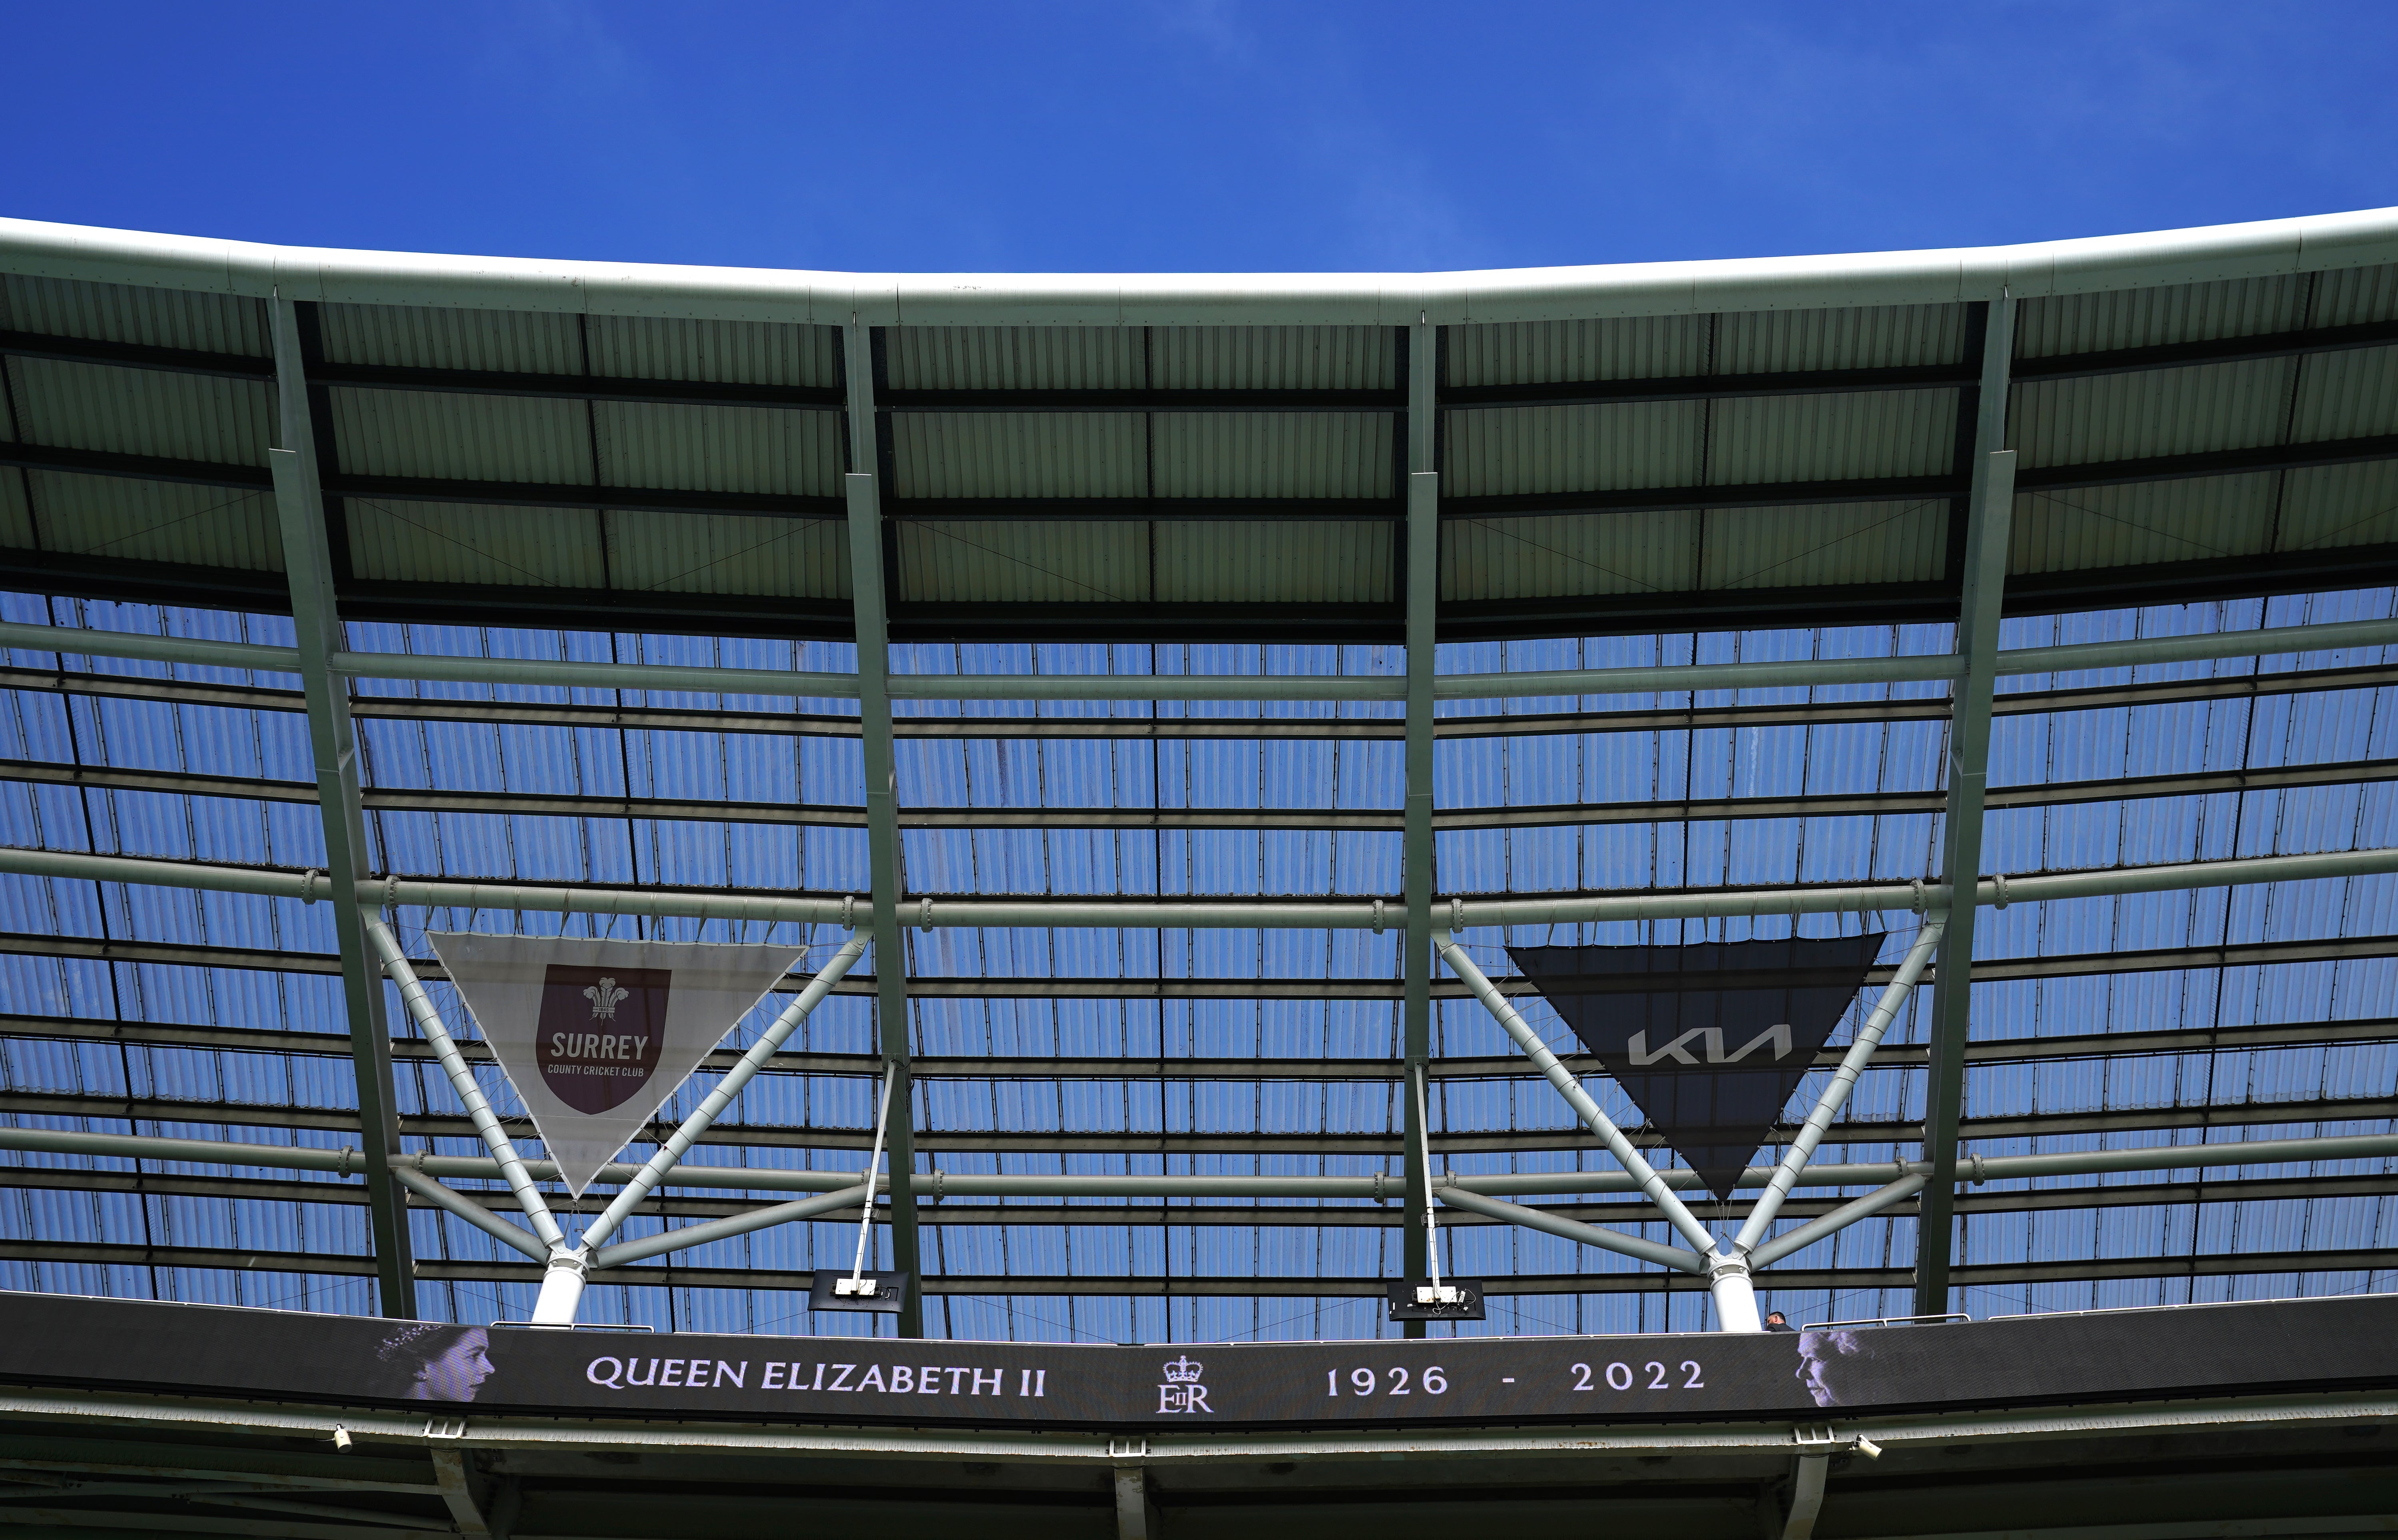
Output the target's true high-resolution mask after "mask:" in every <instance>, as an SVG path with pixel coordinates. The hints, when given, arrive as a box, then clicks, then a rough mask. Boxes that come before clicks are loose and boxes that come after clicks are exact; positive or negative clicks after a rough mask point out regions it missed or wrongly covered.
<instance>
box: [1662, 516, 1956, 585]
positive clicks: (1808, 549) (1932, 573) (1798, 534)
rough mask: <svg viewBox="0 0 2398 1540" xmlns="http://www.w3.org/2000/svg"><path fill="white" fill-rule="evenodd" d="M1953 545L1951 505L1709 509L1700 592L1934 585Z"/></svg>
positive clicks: (1704, 535) (1703, 541)
mask: <svg viewBox="0 0 2398 1540" xmlns="http://www.w3.org/2000/svg"><path fill="white" fill-rule="evenodd" d="M1947 541H1948V501H1947V499H1946V498H1940V499H1935V500H1930V501H1925V502H1909V503H1896V502H1862V503H1833V504H1825V505H1821V506H1813V507H1800V508H1710V509H1708V510H1707V512H1706V516H1705V524H1704V530H1703V533H1702V536H1701V549H1702V550H1703V552H1704V561H1705V566H1704V569H1703V570H1702V571H1701V572H1700V574H1699V583H1698V586H1700V587H1702V588H1709V589H1727V588H1787V587H1791V586H1794V585H1803V584H1816V583H1825V584H1831V583H1929V582H1932V581H1933V580H1935V579H1937V578H1938V577H1939V576H1940V574H1941V571H1942V569H1943V560H1944V557H1945V556H1946V553H1947Z"/></svg>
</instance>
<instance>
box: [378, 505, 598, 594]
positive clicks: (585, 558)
mask: <svg viewBox="0 0 2398 1540" xmlns="http://www.w3.org/2000/svg"><path fill="white" fill-rule="evenodd" d="M344 512H345V515H346V518H347V523H348V528H349V534H350V571H351V573H352V575H353V576H356V577H357V578H360V579H363V580H365V581H367V582H370V583H373V582H381V583H495V584H514V585H519V586H522V585H526V584H531V585H533V586H536V587H556V588H604V587H606V586H608V584H607V581H606V579H607V555H606V551H605V548H604V545H603V542H602V539H601V531H600V514H599V512H598V511H597V510H594V511H593V512H590V513H585V512H583V511H582V510H581V509H564V508H545V509H540V510H537V511H535V513H534V516H533V517H530V518H529V517H527V516H526V515H527V512H528V511H527V510H525V509H522V508H489V507H478V506H477V505H475V504H473V503H465V502H399V501H397V500H396V499H385V498H364V497H353V498H346V499H344Z"/></svg>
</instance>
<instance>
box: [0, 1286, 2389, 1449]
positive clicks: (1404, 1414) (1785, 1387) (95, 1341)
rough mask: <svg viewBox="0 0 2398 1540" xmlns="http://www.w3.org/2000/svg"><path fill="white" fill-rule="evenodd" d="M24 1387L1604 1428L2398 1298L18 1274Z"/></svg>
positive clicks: (1898, 1384)
mask: <svg viewBox="0 0 2398 1540" xmlns="http://www.w3.org/2000/svg"><path fill="white" fill-rule="evenodd" d="M0 1321H5V1322H6V1323H7V1328H8V1329H7V1331H5V1332H0V1383H7V1384H12V1385H20V1386H51V1387H55V1386H74V1387H77V1388H80V1389H88V1390H93V1391H118V1392H121V1391H128V1390H131V1391H138V1392H145V1393H153V1394H162V1395H190V1396H208V1397H225V1396H231V1397H236V1398H242V1397H247V1398H256V1399H273V1400H276V1401H282V1402H287V1403H288V1402H301V1403H307V1404H315V1405H323V1406H333V1407H344V1406H361V1405H372V1406H380V1407H388V1408H397V1409H400V1410H403V1411H407V1410H415V1411H421V1412H424V1413H438V1414H440V1415H444V1416H456V1415H464V1416H466V1417H468V1418H470V1419H480V1418H486V1417H493V1416H501V1415H530V1416H539V1417H575V1418H611V1419H628V1420H629V1419H665V1418H671V1419H677V1420H683V1419H695V1418H721V1419H728V1420H735V1421H741V1422H748V1423H790V1424H814V1425H819V1426H821V1425H825V1424H836V1425H838V1424H850V1425H867V1426H871V1425H882V1426H893V1425H906V1426H942V1425H946V1426H991V1427H1021V1428H1034V1429H1038V1428H1059V1429H1063V1428H1083V1429H1092V1430H1099V1429H1110V1430H1112V1429H1127V1430H1134V1431H1144V1432H1148V1433H1152V1434H1156V1433H1173V1432H1198V1431H1200V1430H1202V1429H1207V1430H1216V1429H1233V1428H1244V1427H1247V1428H1277V1427H1278V1428H1303V1427H1311V1426H1320V1427H1361V1426H1362V1427H1368V1428H1370V1427H1377V1426H1381V1427H1390V1426H1425V1425H1442V1424H1448V1425H1460V1424H1462V1425H1487V1424H1492V1423H1504V1424H1511V1425H1520V1424H1536V1423H1550V1424H1574V1423H1582V1424H1604V1423H1628V1422H1642V1423H1654V1422H1674V1421H1690V1420H1712V1421H1723V1420H1726V1419H1731V1418H1739V1417H1756V1418H1763V1419H1772V1420H1785V1419H1786V1420H1793V1421H1798V1420H1805V1421H1818V1420H1821V1419H1822V1418H1823V1417H1824V1416H1825V1415H1826V1414H1827V1413H1834V1414H1839V1413H1847V1414H1855V1413H1869V1412H1874V1411H1892V1412H1897V1411H1919V1410H1934V1409H1939V1408H1968V1409H1973V1410H1976V1411H1987V1410H1991V1409H1994V1408H1997V1407H2001V1406H2030V1405H2058V1404H2071V1403H2090V1402H2121V1401H2124V1400H2136V1399H2162V1398H2168V1397H2185V1396H2209V1395H2254V1394H2281V1393H2285V1392H2299V1391H2325V1390H2366V1389H2378V1388H2387V1387H2391V1386H2398V1297H2392V1296H2388V1295H2381V1296H2374V1295H2364V1296H2351V1297H2347V1298H2330V1299H2313V1300H2281V1301H2274V1302H2269V1303H2258V1304H2242V1305H2200V1306H2171V1307H2166V1308H2162V1309H2148V1310H2113V1311H2090V1312H2084V1313H2079V1314H2073V1315H2054V1316H2019V1317H2014V1318H2012V1319H2001V1320H1986V1321H1973V1322H1959V1323H1953V1324H1944V1325H1921V1326H1835V1327H1824V1328H1816V1329H1810V1330H1804V1331H1799V1332H1771V1333H1768V1332H1752V1333H1745V1334H1739V1335H1732V1334H1727V1333H1721V1332H1687V1333H1670V1334H1669V1333H1656V1334H1648V1335H1635V1336H1597V1337H1446V1338H1425V1339H1419V1340H1416V1341H1412V1342H1410V1341H1407V1340H1405V1339H1388V1338H1385V1339H1379V1340H1374V1341H1367V1342H1296V1343H1238V1344H1227V1343H1172V1344H1152V1345H1150V1346H1112V1345H1107V1346H1101V1345H1077V1344H1058V1343H993V1342H942V1341H913V1340H901V1339H898V1338H893V1337H879V1338H878V1337H799V1336H792V1337H782V1336H713V1335H703V1334H700V1333H697V1332H623V1331H607V1330H588V1329H584V1330H574V1331H563V1330H555V1329H552V1330H541V1329H529V1328H524V1327H515V1328H510V1327H503V1326H479V1325H471V1324H455V1325H453V1324H449V1323H445V1322H437V1321H402V1320H380V1319H371V1318H364V1317H357V1316H329V1315H310V1314H305V1313H303V1312H299V1311H284V1310H248V1309H233V1308H227V1307H223V1306H206V1305H158V1304H152V1303H149V1302H147V1301H133V1300H104V1299H83V1298H76V1297H74V1296H70V1295H60V1294H12V1293H0Z"/></svg>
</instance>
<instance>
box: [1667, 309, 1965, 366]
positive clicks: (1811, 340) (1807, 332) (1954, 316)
mask: <svg viewBox="0 0 2398 1540" xmlns="http://www.w3.org/2000/svg"><path fill="white" fill-rule="evenodd" d="M1969 314H1970V307H1969V306H1966V305H1961V304H1956V305H1875V306H1870V307H1866V308H1862V309H1852V310H1754V311H1737V312H1733V313H1731V314H1728V315H1724V316H1723V317H1722V319H1721V323H1720V329H1719V330H1718V333H1717V338H1716V358H1715V368H1713V369H1712V370H1710V371H1708V372H1711V373H1715V374H1782V373H1787V372H1792V371H1796V370H1800V369H1850V368H1906V367H1909V366H1917V365H1924V364H1951V363H1955V362H1957V361H1958V360H1959V359H1961V358H1963V357H1964V356H1965V344H1966V335H1965V331H1966V325H1965V323H1966V318H1967V315H1969Z"/></svg>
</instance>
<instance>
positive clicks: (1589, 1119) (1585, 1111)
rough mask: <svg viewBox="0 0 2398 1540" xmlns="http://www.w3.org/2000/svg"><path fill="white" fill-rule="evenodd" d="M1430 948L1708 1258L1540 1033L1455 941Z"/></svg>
mask: <svg viewBox="0 0 2398 1540" xmlns="http://www.w3.org/2000/svg"><path fill="white" fill-rule="evenodd" d="M1432 944H1433V945H1435V947H1437V948H1439V950H1440V955H1441V957H1442V958H1443V959H1444V960H1446V961H1447V962H1448V966H1449V968H1450V970H1451V971H1453V972H1455V973H1456V974H1457V976H1458V977H1459V978H1461V979H1463V980H1464V981H1465V983H1466V984H1467V986H1468V987H1470V988H1471V989H1472V990H1473V991H1474V993H1475V996H1476V997H1478V998H1480V999H1481V1001H1482V1003H1483V1006H1484V1007H1485V1008H1486V1009H1488V1010H1489V1012H1490V1014H1491V1015H1493V1016H1495V1017H1497V1018H1498V1020H1499V1024H1500V1025H1501V1026H1503V1027H1505V1028H1506V1029H1507V1036H1509V1037H1511V1038H1515V1039H1516V1047H1518V1048H1520V1049H1522V1050H1523V1051H1524V1052H1525V1055H1526V1056H1527V1057H1528V1058H1529V1059H1530V1060H1531V1061H1532V1063H1533V1065H1534V1066H1535V1067H1537V1068H1538V1069H1539V1070H1540V1072H1541V1073H1542V1074H1543V1075H1545V1076H1547V1077H1548V1078H1549V1084H1551V1085H1553V1086H1555V1087H1556V1088H1557V1094H1558V1095H1560V1096H1563V1097H1564V1098H1565V1099H1566V1102H1567V1105H1570V1106H1571V1107H1572V1108H1573V1109H1574V1112H1575V1114H1576V1115H1577V1116H1578V1117H1580V1118H1582V1120H1583V1124H1584V1125H1585V1126H1587V1127H1588V1128H1589V1130H1590V1132H1593V1133H1595V1134H1596V1135H1597V1136H1598V1139H1599V1142H1600V1143H1601V1144H1603V1145H1606V1146H1607V1148H1608V1153H1609V1154H1610V1155H1612V1156H1614V1157H1615V1159H1616V1162H1617V1164H1619V1165H1621V1166H1622V1167H1623V1169H1624V1171H1625V1172H1628V1173H1629V1174H1630V1175H1631V1177H1632V1179H1633V1180H1634V1181H1635V1182H1637V1183H1639V1184H1640V1191H1641V1192H1642V1193H1643V1194H1644V1195H1646V1196H1647V1198H1648V1199H1649V1201H1650V1202H1651V1203H1654V1204H1655V1205H1657V1209H1658V1212H1661V1213H1663V1214H1664V1216H1665V1217H1666V1218H1667V1219H1668V1220H1670V1221H1671V1222H1672V1223H1673V1225H1674V1228H1675V1229H1677V1230H1678V1231H1680V1232H1681V1234H1682V1238H1683V1239H1686V1240H1688V1241H1689V1242H1690V1243H1691V1245H1692V1246H1694V1247H1696V1248H1697V1249H1698V1251H1699V1253H1700V1254H1701V1255H1702V1256H1705V1255H1709V1254H1711V1253H1713V1252H1714V1251H1715V1249H1716V1242H1715V1238H1714V1237H1713V1236H1711V1235H1709V1234H1707V1227H1706V1226H1705V1225H1702V1224H1700V1223H1699V1220H1698V1216H1697V1215H1696V1214H1693V1213H1692V1212H1691V1211H1690V1208H1689V1206H1688V1205H1687V1204H1685V1203H1684V1202H1683V1201H1682V1199H1681V1198H1680V1197H1679V1196H1678V1195H1677V1194H1676V1193H1675V1191H1674V1189H1673V1188H1671V1187H1669V1186H1667V1185H1665V1182H1664V1178H1663V1177H1661V1176H1659V1175H1658V1174H1657V1171H1656V1168H1655V1167H1653V1166H1651V1165H1650V1164H1649V1162H1648V1161H1647V1160H1646V1159H1644V1158H1642V1157H1641V1154H1640V1152H1639V1151H1638V1150H1637V1149H1635V1148H1633V1147H1632V1141H1631V1140H1629V1139H1626V1138H1625V1137H1624V1136H1623V1130H1622V1129H1620V1128H1617V1127H1616V1126H1615V1119H1613V1118H1610V1117H1609V1116H1608V1115H1607V1114H1606V1113H1604V1112H1602V1111H1600V1110H1599V1106H1598V1104H1597V1103H1596V1102H1594V1101H1592V1100H1591V1099H1590V1093H1589V1092H1588V1091H1584V1090H1583V1088H1582V1082H1581V1081H1580V1080H1577V1079H1575V1078H1574V1077H1573V1072H1572V1071H1571V1070H1569V1069H1568V1068H1566V1066H1565V1065H1561V1064H1559V1063H1557V1056H1556V1054H1554V1053H1552V1052H1550V1051H1549V1045H1548V1044H1546V1043H1544V1042H1543V1041H1541V1038H1540V1034H1539V1033H1537V1032H1534V1031H1533V1030H1532V1029H1531V1028H1530V1027H1529V1026H1527V1025H1526V1024H1524V1018H1523V1017H1522V1016H1520V1015H1518V1014H1516V1008H1515V1007H1514V1006H1512V1005H1510V1004H1508V1003H1507V997H1505V996H1504V995H1502V994H1501V993H1499V990H1498V988H1497V986H1495V985H1494V984H1491V982H1490V981H1489V978H1487V977H1485V976H1484V974H1483V972H1482V970H1481V969H1479V968H1477V967H1475V963H1474V959H1473V958H1472V957H1467V956H1466V955H1465V949H1464V948H1463V947H1462V946H1460V945H1458V944H1457V939H1456V938H1455V937H1454V936H1452V935H1450V934H1449V933H1448V931H1434V932H1433V935H1432Z"/></svg>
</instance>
